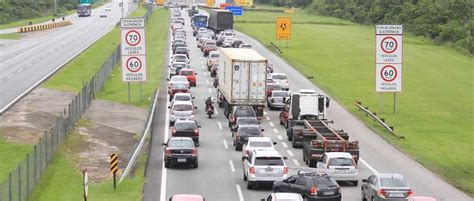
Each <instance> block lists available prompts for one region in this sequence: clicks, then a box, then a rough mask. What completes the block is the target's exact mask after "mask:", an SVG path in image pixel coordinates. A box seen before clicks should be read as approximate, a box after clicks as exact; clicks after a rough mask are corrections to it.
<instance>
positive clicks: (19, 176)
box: [18, 163, 21, 201]
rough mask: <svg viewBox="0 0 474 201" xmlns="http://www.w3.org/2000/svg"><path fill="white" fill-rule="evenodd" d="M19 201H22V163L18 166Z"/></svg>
mask: <svg viewBox="0 0 474 201" xmlns="http://www.w3.org/2000/svg"><path fill="white" fill-rule="evenodd" d="M18 201H21V163H20V164H18Z"/></svg>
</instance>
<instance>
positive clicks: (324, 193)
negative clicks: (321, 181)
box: [323, 191, 334, 195]
mask: <svg viewBox="0 0 474 201" xmlns="http://www.w3.org/2000/svg"><path fill="white" fill-rule="evenodd" d="M323 195H334V192H333V191H327V192H323Z"/></svg>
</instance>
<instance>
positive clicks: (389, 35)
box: [375, 25, 403, 92]
mask: <svg viewBox="0 0 474 201" xmlns="http://www.w3.org/2000/svg"><path fill="white" fill-rule="evenodd" d="M375 66H376V67H375V81H376V83H375V86H376V91H377V92H400V91H401V90H402V66H403V26H402V25H376V26H375Z"/></svg>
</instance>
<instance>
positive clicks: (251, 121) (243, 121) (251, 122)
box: [237, 119, 258, 125]
mask: <svg viewBox="0 0 474 201" xmlns="http://www.w3.org/2000/svg"><path fill="white" fill-rule="evenodd" d="M237 124H239V125H255V124H258V121H257V119H240V120H239V121H238V122H237Z"/></svg>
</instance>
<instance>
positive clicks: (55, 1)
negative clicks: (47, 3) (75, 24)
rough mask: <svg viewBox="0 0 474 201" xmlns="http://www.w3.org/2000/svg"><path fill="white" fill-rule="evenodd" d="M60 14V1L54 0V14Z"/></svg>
mask: <svg viewBox="0 0 474 201" xmlns="http://www.w3.org/2000/svg"><path fill="white" fill-rule="evenodd" d="M57 14H58V2H57V0H54V15H55V16H56V15H57Z"/></svg>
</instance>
